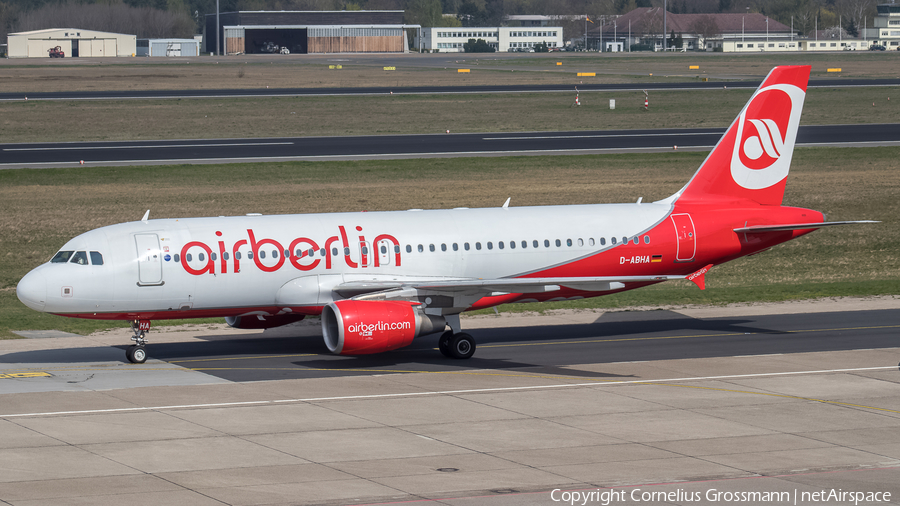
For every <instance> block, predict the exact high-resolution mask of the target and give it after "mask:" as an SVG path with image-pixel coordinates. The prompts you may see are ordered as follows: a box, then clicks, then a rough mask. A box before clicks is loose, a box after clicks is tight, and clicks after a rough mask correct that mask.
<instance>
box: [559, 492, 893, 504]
mask: <svg viewBox="0 0 900 506" xmlns="http://www.w3.org/2000/svg"><path fill="white" fill-rule="evenodd" d="M550 499H552V500H553V502H558V503H562V504H569V505H570V506H575V505H576V504H578V505H580V506H587V505H589V504H599V505H600V506H610V505H611V504H615V503H629V504H635V503H649V502H666V501H668V502H678V503H685V502H697V503H700V502H703V503H707V504H719V503H725V504H733V503H767V504H779V503H780V504H790V505H796V504H799V503H803V504H809V503H822V504H835V505H842V504H843V505H846V504H852V505H854V506H858V505H859V504H860V503H887V502H890V501H891V493H890V492H858V491H848V490H842V489H839V488H838V489H834V488H833V489H829V490H818V491H808V490H803V491H801V490H796V489H795V490H794V491H793V492H787V491H780V492H779V491H761V492H760V491H752V492H751V491H740V492H730V491H724V490H718V489H715V488H711V489H708V490H706V491H705V492H701V491H687V490H682V489H680V488H679V489H677V490H674V491H670V492H665V491H659V490H654V491H645V490H641V489H639V488H635V489H629V490H617V489H599V488H598V489H596V490H562V489H558V488H557V489H554V490H553V491H552V492H550Z"/></svg>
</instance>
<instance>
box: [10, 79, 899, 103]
mask: <svg viewBox="0 0 900 506" xmlns="http://www.w3.org/2000/svg"><path fill="white" fill-rule="evenodd" d="M760 82H761V81H759V80H735V81H732V80H727V81H706V82H704V81H698V80H696V78H694V79H693V80H691V81H688V82H651V83H635V84H623V83H618V84H591V83H587V84H584V83H581V84H521V85H485V86H395V87H393V88H389V87H365V86H363V87H352V88H349V87H348V88H272V89H269V88H264V89H217V90H215V89H214V90H109V91H60V92H35V93H19V92H16V93H9V92H7V93H0V101H23V100H25V99H26V98H27V99H28V100H135V99H139V100H158V99H186V98H251V97H299V96H350V95H388V94H394V95H448V94H485V93H560V92H566V93H569V92H572V91H574V90H575V89H576V88H577V89H578V91H581V92H590V91H635V90H655V91H664V90H665V91H674V90H708V89H720V88H722V86H727V87H731V88H751V89H756V88H757V87H759V85H760ZM873 86H875V87H881V86H900V79H814V80H811V81H810V82H809V86H808V87H809V88H852V87H873Z"/></svg>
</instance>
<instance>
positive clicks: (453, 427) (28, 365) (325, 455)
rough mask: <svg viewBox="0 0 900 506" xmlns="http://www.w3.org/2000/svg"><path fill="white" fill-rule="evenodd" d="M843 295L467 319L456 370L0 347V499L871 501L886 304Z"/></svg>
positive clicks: (163, 342)
mask: <svg viewBox="0 0 900 506" xmlns="http://www.w3.org/2000/svg"><path fill="white" fill-rule="evenodd" d="M848 305H849V304H847V303H845V302H844V303H841V305H840V308H839V307H838V306H836V305H833V304H832V303H827V302H820V303H801V304H794V305H793V306H792V305H791V304H776V305H768V306H765V307H760V308H753V307H749V308H738V309H733V308H709V309H702V310H678V311H642V312H626V313H606V314H603V313H589V312H563V313H555V314H550V315H545V316H539V315H530V316H529V315H522V316H500V317H496V318H495V317H478V318H469V319H468V320H467V321H466V323H465V324H464V325H465V326H466V327H467V328H471V329H473V330H472V332H473V334H475V335H476V337H477V338H478V339H479V343H480V348H479V349H478V351H477V352H476V358H474V359H471V360H469V361H463V362H462V363H459V362H457V361H452V360H448V359H443V358H437V357H438V354H437V352H436V351H435V350H433V349H431V348H432V346H433V345H434V343H433V342H431V341H432V340H429V339H425V340H422V341H420V342H417V343H416V344H415V346H413V347H411V348H410V349H409V350H408V351H402V350H400V351H397V352H393V353H389V354H387V355H385V356H384V358H382V359H373V358H363V359H355V358H346V357H332V356H330V355H324V354H323V353H324V347H323V346H322V345H321V344H320V338H319V337H316V336H310V337H308V338H297V337H293V338H289V337H288V336H286V335H281V336H274V335H273V336H272V337H267V336H266V334H263V335H262V336H259V335H256V336H255V337H252V336H250V335H248V333H247V332H246V331H239V330H234V329H230V330H226V329H223V328H222V327H218V326H217V327H214V328H206V327H207V326H199V327H194V328H187V329H186V328H181V329H178V330H179V331H174V330H175V329H172V330H173V331H168V332H167V331H162V332H158V333H155V336H154V333H151V345H150V356H151V360H149V361H148V362H147V363H146V364H143V365H140V366H136V365H131V364H126V363H124V354H123V353H122V350H121V346H122V345H123V344H124V342H126V341H127V338H126V336H125V335H124V332H123V331H117V332H112V333H108V334H99V335H94V336H90V337H78V336H75V337H59V338H46V339H27V340H18V341H0V353H2V355H0V462H2V464H0V468H2V472H0V502H2V503H6V504H11V505H17V506H18V505H32V504H41V505H55V504H73V503H77V504H98V505H105V504H110V505H112V504H163V503H165V504H175V503H178V504H201V505H205V504H219V505H221V504H233V505H257V504H259V505H262V504H285V505H286V504H372V503H395V502H404V503H407V504H408V503H412V504H449V505H459V506H463V505H475V504H479V505H481V504H487V505H490V506H505V505H512V504H516V505H519V504H529V505H530V504H559V502H558V501H559V499H560V497H561V495H560V494H562V493H563V492H568V493H571V492H588V493H589V492H595V493H600V492H604V493H607V494H611V493H613V492H615V493H616V494H619V495H617V496H615V497H613V498H612V500H610V501H609V503H608V504H622V505H625V504H635V503H637V502H641V503H647V504H688V503H689V504H696V503H700V504H710V505H713V504H723V503H731V502H734V500H735V499H734V496H735V494H756V493H759V494H761V493H773V492H774V493H778V494H779V496H778V500H777V501H776V500H774V499H771V498H770V499H769V500H756V501H749V502H753V503H754V504H761V503H767V504H771V503H776V502H777V503H792V504H793V503H794V502H795V501H796V504H822V503H824V502H828V501H822V500H813V499H811V497H812V495H811V494H814V493H819V492H821V491H822V490H825V491H826V494H827V493H829V492H830V491H831V490H832V489H833V490H835V491H837V490H840V491H844V492H854V493H863V494H864V497H865V495H866V494H869V497H880V498H881V499H880V500H881V503H884V498H885V496H886V494H891V497H890V498H889V499H888V500H889V501H894V500H896V497H898V495H900V389H898V388H897V387H898V384H900V371H898V370H897V362H898V357H900V348H898V347H897V339H896V337H895V336H896V335H897V329H898V328H900V319H898V316H900V302H898V301H897V300H896V299H895V298H892V297H886V298H881V299H876V300H871V299H869V300H862V301H858V302H857V303H856V304H855V307H853V308H847V307H846V306H848ZM864 307H869V308H881V309H869V310H864V309H862V310H847V309H859V308H864ZM829 308H831V309H832V311H829V310H828V309H829ZM778 313H782V314H778ZM810 313H812V314H810ZM313 329H314V328H313V327H306V328H297V329H294V330H293V331H291V332H290V333H292V334H297V333H306V334H311V333H314V332H311V331H312V330H313ZM154 339H155V340H154ZM454 362H456V363H454ZM348 364H352V367H349V366H348ZM322 369H328V370H327V371H323V370H322ZM290 371H297V372H300V374H299V375H296V376H294V375H292V374H291V373H290ZM419 371H421V372H419ZM292 378H295V379H292ZM551 494H552V495H551ZM632 494H637V495H636V496H635V495H632ZM645 494H648V495H645ZM660 494H662V495H660ZM668 494H673V495H671V496H670V495H668ZM687 494H689V496H688V495H687ZM695 494H699V496H698V495H695ZM710 494H712V495H710ZM716 494H730V495H729V496H728V497H730V499H728V498H723V496H721V495H720V496H717V495H716ZM875 494H880V495H875ZM569 497H571V495H570V496H569ZM609 497H610V496H607V498H609ZM635 497H636V498H637V499H635ZM687 497H691V498H695V497H696V499H693V500H688V499H687ZM717 497H719V498H718V499H717ZM782 497H784V499H782ZM579 503H580V502H579ZM828 503H830V504H848V503H850V504H852V503H853V501H849V502H848V501H846V500H844V501H830V502H828ZM589 504H601V500H600V499H599V498H598V499H597V500H594V501H592V502H589ZM859 504H876V501H875V500H870V501H865V500H862V501H860V502H859Z"/></svg>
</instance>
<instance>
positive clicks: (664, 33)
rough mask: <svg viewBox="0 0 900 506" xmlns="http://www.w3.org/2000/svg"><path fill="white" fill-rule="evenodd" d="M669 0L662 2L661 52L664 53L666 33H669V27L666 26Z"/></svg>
mask: <svg viewBox="0 0 900 506" xmlns="http://www.w3.org/2000/svg"><path fill="white" fill-rule="evenodd" d="M668 2H669V0H663V52H664V53H665V52H666V32H668V31H669V26H668V25H667V24H666V14H668V12H669V3H668Z"/></svg>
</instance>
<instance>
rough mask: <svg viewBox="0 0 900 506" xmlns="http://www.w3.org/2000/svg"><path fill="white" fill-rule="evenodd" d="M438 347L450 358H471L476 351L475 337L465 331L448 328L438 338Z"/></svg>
mask: <svg viewBox="0 0 900 506" xmlns="http://www.w3.org/2000/svg"><path fill="white" fill-rule="evenodd" d="M438 349H439V350H441V354H442V355H444V356H445V357H448V358H469V357H471V356H472V355H473V354H474V353H475V338H473V337H472V336H470V335H469V334H466V333H465V332H457V333H453V331H452V330H448V331H447V332H444V333H443V334H442V335H441V338H440V339H439V340H438Z"/></svg>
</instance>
